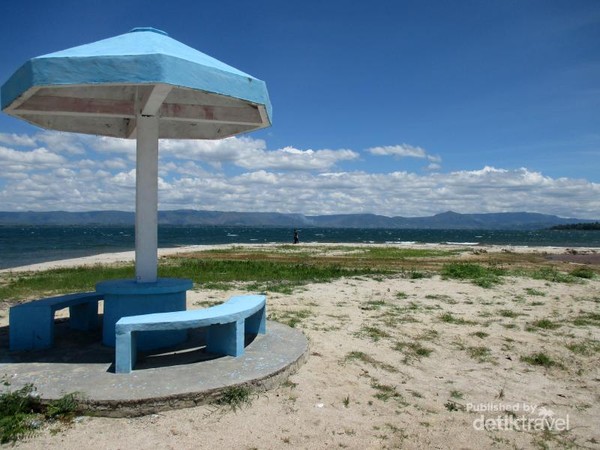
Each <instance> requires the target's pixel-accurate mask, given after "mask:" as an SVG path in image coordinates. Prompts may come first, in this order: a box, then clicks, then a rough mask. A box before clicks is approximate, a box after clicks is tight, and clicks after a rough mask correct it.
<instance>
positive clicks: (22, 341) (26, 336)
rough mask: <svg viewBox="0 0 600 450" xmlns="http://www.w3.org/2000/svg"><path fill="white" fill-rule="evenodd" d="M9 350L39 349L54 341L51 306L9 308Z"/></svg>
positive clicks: (48, 346)
mask: <svg viewBox="0 0 600 450" xmlns="http://www.w3.org/2000/svg"><path fill="white" fill-rule="evenodd" d="M9 323H10V326H9V328H8V329H9V339H10V341H9V342H10V344H9V346H10V350H11V351H16V350H41V349H46V348H50V347H52V344H53V343H54V312H53V311H52V309H51V308H42V307H35V308H23V307H16V308H11V309H10V313H9Z"/></svg>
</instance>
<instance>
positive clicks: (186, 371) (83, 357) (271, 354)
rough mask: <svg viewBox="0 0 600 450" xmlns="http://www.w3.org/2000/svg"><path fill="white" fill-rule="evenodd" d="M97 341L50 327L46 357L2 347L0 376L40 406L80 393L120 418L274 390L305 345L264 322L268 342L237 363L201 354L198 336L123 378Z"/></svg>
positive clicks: (262, 338)
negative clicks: (240, 390)
mask: <svg viewBox="0 0 600 450" xmlns="http://www.w3.org/2000/svg"><path fill="white" fill-rule="evenodd" d="M100 341H101V335H100V332H98V333H96V334H89V333H83V332H78V331H73V330H70V329H68V328H67V326H66V323H57V324H56V331H55V347H54V348H53V349H51V350H45V351H34V352H22V353H8V352H7V351H6V347H5V346H4V345H3V346H2V347H3V349H2V357H1V358H0V375H4V376H6V377H7V379H8V381H9V382H10V384H11V388H13V389H17V388H19V387H21V386H24V385H25V384H27V383H32V384H33V385H34V386H35V387H36V388H37V391H38V393H39V394H40V397H41V398H42V399H43V400H53V399H57V398H60V397H62V396H63V395H65V394H67V393H71V392H78V393H80V395H79V397H80V398H81V402H82V406H83V408H84V409H85V410H87V411H89V412H90V413H92V414H95V415H102V416H112V417H125V416H137V415H143V414H151V413H155V412H158V411H164V410H168V409H177V408H184V407H190V406H196V405H200V404H206V403H210V402H211V401H213V400H215V399H217V398H218V397H219V396H220V395H221V394H222V392H223V391H224V390H226V389H228V388H231V387H233V386H248V387H250V388H251V389H252V390H256V391H262V390H267V389H270V388H272V387H275V386H277V385H278V384H280V383H281V382H283V381H284V380H285V379H287V377H288V376H289V375H290V374H291V373H293V372H294V371H295V370H296V369H297V368H298V367H299V366H300V365H301V364H302V363H303V362H304V360H305V358H306V355H307V352H308V341H307V339H306V337H305V336H304V334H303V333H302V332H300V331H299V330H296V329H294V328H290V327H288V326H286V325H282V324H280V323H277V322H267V334H265V335H258V336H257V337H256V338H254V339H253V340H252V341H251V342H248V343H247V347H246V349H245V353H244V355H242V356H240V357H238V358H234V357H231V356H220V357H219V356H215V355H211V354H209V353H207V352H205V351H204V342H203V341H204V332H203V330H194V331H193V332H191V333H190V340H189V341H188V342H186V343H185V344H183V345H181V346H180V347H177V348H174V349H170V350H169V351H168V352H163V353H156V352H153V353H145V354H144V353H141V354H139V356H138V363H137V364H136V367H135V370H134V371H133V372H131V373H130V374H115V373H114V365H113V361H114V349H113V348H109V347H105V346H103V345H101V344H100Z"/></svg>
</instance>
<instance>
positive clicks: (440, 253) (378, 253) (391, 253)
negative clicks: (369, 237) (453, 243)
mask: <svg viewBox="0 0 600 450" xmlns="http://www.w3.org/2000/svg"><path fill="white" fill-rule="evenodd" d="M359 248H360V249H361V250H362V251H363V253H364V254H365V255H367V256H368V257H369V258H371V259H394V260H396V259H407V258H432V257H444V256H447V257H451V256H455V255H457V254H459V253H460V250H434V249H419V248H398V247H367V248H361V247H359Z"/></svg>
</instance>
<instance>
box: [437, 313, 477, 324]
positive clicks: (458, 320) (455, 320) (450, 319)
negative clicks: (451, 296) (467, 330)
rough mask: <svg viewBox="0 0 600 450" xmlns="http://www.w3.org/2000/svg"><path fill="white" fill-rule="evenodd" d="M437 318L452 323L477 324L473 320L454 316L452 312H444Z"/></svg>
mask: <svg viewBox="0 0 600 450" xmlns="http://www.w3.org/2000/svg"><path fill="white" fill-rule="evenodd" d="M439 319H440V320H441V321H442V322H445V323H451V324H454V325H477V322H473V321H472V320H466V319H463V318H462V317H455V316H453V315H452V313H449V312H447V313H444V314H442V315H440V316H439Z"/></svg>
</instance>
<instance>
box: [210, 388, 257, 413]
mask: <svg viewBox="0 0 600 450" xmlns="http://www.w3.org/2000/svg"><path fill="white" fill-rule="evenodd" d="M251 403H252V390H251V389H250V388H248V387H245V386H232V387H230V388H227V389H225V391H223V393H222V394H221V396H220V397H219V398H218V399H217V400H216V401H215V404H217V405H219V406H225V407H228V408H231V409H232V410H233V411H237V410H238V409H240V408H242V407H243V406H248V405H250V404H251Z"/></svg>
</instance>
